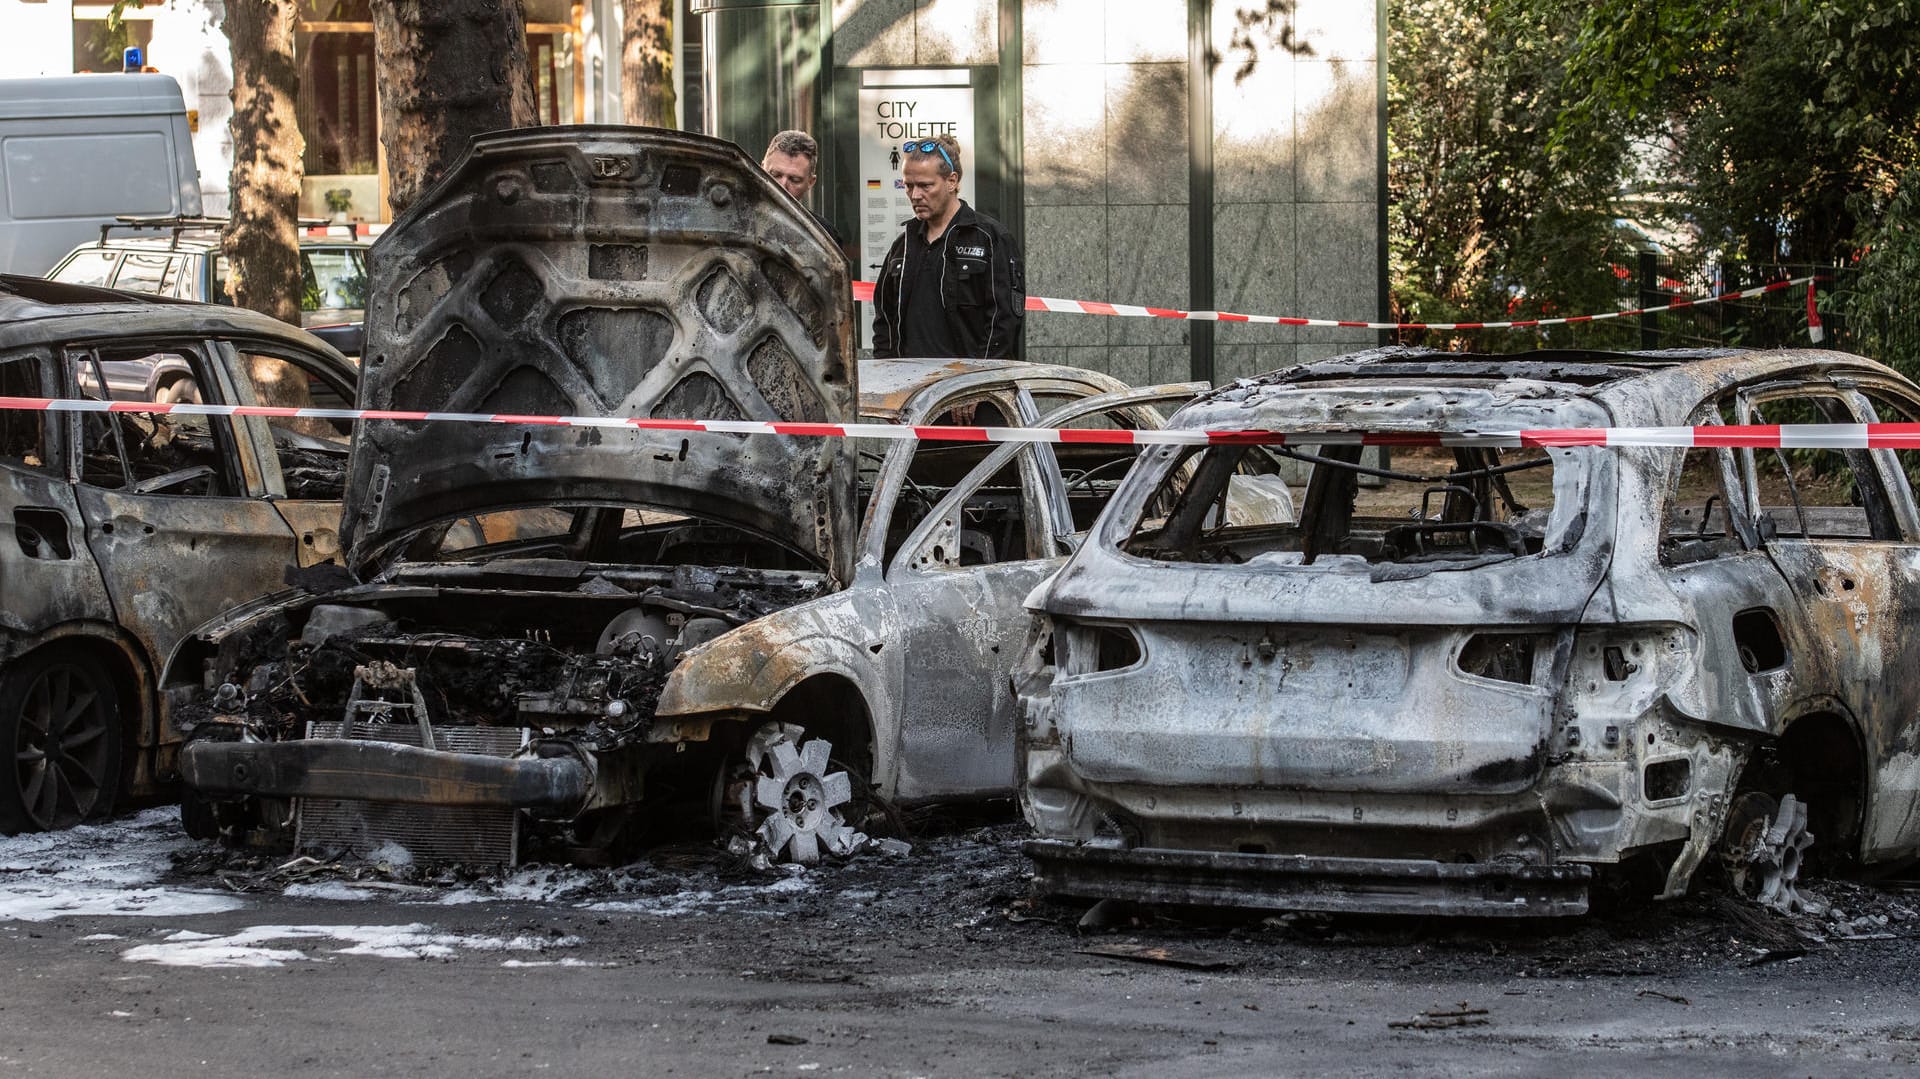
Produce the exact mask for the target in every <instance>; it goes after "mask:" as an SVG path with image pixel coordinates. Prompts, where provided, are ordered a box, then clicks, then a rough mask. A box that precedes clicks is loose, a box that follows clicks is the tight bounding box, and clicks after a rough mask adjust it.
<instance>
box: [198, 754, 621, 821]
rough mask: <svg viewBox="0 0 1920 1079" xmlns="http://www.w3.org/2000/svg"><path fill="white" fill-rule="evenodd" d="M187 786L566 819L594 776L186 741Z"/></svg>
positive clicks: (223, 793)
mask: <svg viewBox="0 0 1920 1079" xmlns="http://www.w3.org/2000/svg"><path fill="white" fill-rule="evenodd" d="M180 774H181V777H182V778H183V779H184V780H185V781H186V784H187V786H189V787H192V788H193V789H194V790H196V791H198V792H199V793H201V794H204V795H209V796H212V797H236V796H260V797H275V798H336V799H341V800H345V801H360V802H404V803H407V804H411V805H432V806H466V807H484V808H496V809H533V810H542V811H546V812H550V813H557V814H571V813H573V812H574V811H576V810H578V809H579V808H580V806H581V805H582V804H583V803H585V802H586V800H587V794H588V792H589V791H591V790H592V788H593V773H592V769H591V767H590V766H589V765H588V764H587V762H586V761H584V760H582V759H580V758H579V757H575V756H560V757H491V756H484V755H481V754H477V753H451V752H447V751H445V750H437V749H420V748H418V747H416V746H408V745H401V744H398V743H394V742H376V741H362V740H357V739H355V740H349V739H340V738H306V739H301V740H299V741H292V742H216V741H210V740H201V741H194V742H189V743H187V745H186V746H185V747H184V748H182V749H181V751H180Z"/></svg>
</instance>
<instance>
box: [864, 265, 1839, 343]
mask: <svg viewBox="0 0 1920 1079" xmlns="http://www.w3.org/2000/svg"><path fill="white" fill-rule="evenodd" d="M1815 280H1816V278H1815V277H1812V276H1809V277H1794V278H1789V279H1787V280H1785V281H1775V282H1772V283H1771V284H1766V285H1758V286H1755V287H1753V288H1748V289H1740V290H1739V291H1737V292H1721V293H1717V294H1715V295H1712V296H1701V297H1699V298H1697V299H1690V300H1675V301H1673V302H1672V303H1669V304H1662V305H1661V306H1659V307H1635V308H1632V309H1631V310H1627V311H1606V312H1603V313H1601V314H1598V315H1570V316H1567V317H1564V318H1524V319H1515V320H1512V321H1508V322H1356V321H1351V320H1347V319H1331V318H1296V317H1293V316H1289V315H1238V314H1234V313H1233V312H1231V311H1182V310H1179V309H1178V308H1171V307H1140V306H1136V305H1134V304H1124V303H1099V302H1096V301H1094V300H1056V299H1053V298H1051V297H1047V296H1029V297H1027V307H1026V309H1027V310H1029V311H1056V312H1066V313H1070V314H1080V315H1117V316H1119V317H1121V318H1177V319H1188V320H1191V321H1194V322H1250V323H1255V324H1264V325H1270V326H1337V327H1343V328H1346V329H1353V330H1518V329H1526V328H1528V327H1533V326H1572V325H1576V324H1579V323H1583V322H1604V321H1606V320H1608V319H1616V318H1631V317H1633V316H1635V315H1653V314H1658V313H1660V312H1662V311H1683V310H1685V309H1687V308H1689V307H1705V306H1707V305H1709V304H1716V303H1724V302H1726V301H1728V300H1750V299H1753V298H1754V297H1756V296H1764V295H1766V294H1767V293H1769V292H1779V291H1780V290H1782V289H1787V288H1792V287H1793V286H1795V285H1806V286H1808V288H1807V312H1808V318H1809V320H1810V322H1811V324H1812V327H1813V329H1814V331H1815V333H1814V338H1813V339H1814V340H1815V341H1818V340H1820V334H1819V332H1818V330H1819V318H1818V315H1817V313H1816V312H1815V311H1814V298H1813V288H1812V285H1813V282H1814V281H1815ZM873 287H874V286H873V282H871V281H855V282H854V283H853V298H854V299H855V300H858V301H860V302H861V303H870V302H872V300H873Z"/></svg>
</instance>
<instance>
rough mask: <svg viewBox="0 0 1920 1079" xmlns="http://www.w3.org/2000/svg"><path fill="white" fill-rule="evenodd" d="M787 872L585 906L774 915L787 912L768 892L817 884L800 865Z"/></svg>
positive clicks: (661, 913)
mask: <svg viewBox="0 0 1920 1079" xmlns="http://www.w3.org/2000/svg"><path fill="white" fill-rule="evenodd" d="M784 868H785V869H786V871H787V874H788V875H787V876H784V877H782V878H780V879H779V880H776V881H774V882H772V883H770V884H734V885H729V886H727V887H725V888H691V889H686V890H684V891H678V892H672V893H669V894H666V895H650V896H635V897H633V898H630V899H607V900H602V901H601V902H598V903H588V904H586V909H588V910H597V911H613V912H618V913H621V914H648V915H652V916H654V917H658V918H677V917H679V916H681V915H684V914H695V913H698V912H700V911H707V910H721V909H726V908H735V907H738V908H746V909H749V910H755V911H756V912H757V913H761V914H766V915H769V916H773V917H778V916H779V915H781V914H783V913H785V912H784V911H782V910H780V909H779V908H778V907H767V905H766V904H767V898H768V897H769V896H793V895H799V894H802V893H804V892H811V891H813V890H814V889H815V888H816V887H818V885H816V884H815V883H814V881H813V879H812V878H811V877H809V876H808V875H807V873H806V870H805V869H804V868H802V867H800V866H797V865H795V866H786V867H784Z"/></svg>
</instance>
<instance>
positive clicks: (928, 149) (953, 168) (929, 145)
mask: <svg viewBox="0 0 1920 1079" xmlns="http://www.w3.org/2000/svg"><path fill="white" fill-rule="evenodd" d="M900 148H901V149H902V150H905V151H906V152H908V153H910V154H935V153H937V154H939V155H940V159H941V160H942V161H945V162H946V163H947V171H949V172H959V171H960V166H958V165H956V164H954V163H953V158H950V157H948V156H947V148H946V147H944V146H942V145H940V144H939V143H938V142H935V141H934V140H932V139H923V140H921V141H919V142H909V143H905V144H903V145H902V146H901V147H900Z"/></svg>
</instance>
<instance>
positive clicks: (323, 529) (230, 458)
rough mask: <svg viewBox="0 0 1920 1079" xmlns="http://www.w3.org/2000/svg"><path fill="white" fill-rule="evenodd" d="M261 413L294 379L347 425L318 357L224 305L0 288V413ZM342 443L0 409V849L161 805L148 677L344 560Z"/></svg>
mask: <svg viewBox="0 0 1920 1079" xmlns="http://www.w3.org/2000/svg"><path fill="white" fill-rule="evenodd" d="M161 371H166V372H173V373H174V376H175V377H176V378H190V379H192V380H194V382H195V384H196V385H197V386H198V387H199V390H198V393H199V395H200V396H201V397H203V398H204V399H205V400H206V401H207V402H208V403H211V404H240V405H252V404H258V403H259V401H258V399H257V396H256V384H255V379H256V376H257V374H259V373H260V372H268V373H271V374H272V375H273V376H274V377H295V378H303V379H305V380H306V383H307V385H308V387H309V390H310V395H311V397H312V399H314V400H315V401H317V402H319V403H321V404H325V405H331V406H340V405H350V404H352V402H353V394H354V377H355V376H354V370H353V367H352V365H351V364H349V363H348V362H347V361H346V360H345V359H344V358H343V357H341V356H340V355H339V354H338V353H336V352H334V351H333V350H332V349H330V348H328V347H327V346H326V345H324V344H322V343H321V342H320V341H318V340H316V339H314V338H312V337H310V336H308V335H306V334H304V333H301V332H300V331H298V330H295V329H292V328H291V327H288V326H285V325H283V324H281V323H279V322H276V321H274V320H273V319H269V318H266V317H264V316H261V315H256V314H254V313H252V312H250V311H241V310H238V309H235V308H231V307H214V306H210V305H206V304H197V303H188V302H185V301H179V300H157V299H153V298H150V297H143V296H136V295H132V294H129V293H121V292H111V291H108V290H105V289H96V288H86V287H81V286H74V285H65V284H58V283H54V282H49V281H44V280H41V279H39V278H32V277H11V276H0V396H5V397H14V398H80V399H87V400H94V401H98V402H100V406H101V407H102V408H103V409H104V408H105V407H107V403H108V402H109V401H110V400H111V401H118V400H135V401H146V402H155V401H160V402H165V401H167V400H169V399H170V398H169V394H168V385H169V383H167V382H166V381H164V380H161V379H157V378H154V377H152V375H153V373H154V372H161ZM346 455H347V438H346V432H345V430H344V429H338V428H334V427H331V426H327V425H315V424H304V423H288V422H287V421H283V420H278V419H266V418H262V417H259V416H241V417H210V416H204V415H202V416H193V415H182V414H177V413H176V414H171V415H163V414H139V413H129V412H115V413H107V412H105V411H100V412H89V413H77V412H71V411H63V412H48V411H38V410H31V409H26V408H19V407H15V408H7V409H3V410H0V503H4V512H5V516H6V519H7V522H8V524H9V525H10V530H9V532H8V534H7V536H6V538H5V542H4V543H0V587H3V588H4V591H5V597H6V602H5V605H4V614H0V746H4V747H5V749H6V751H7V753H8V760H9V763H8V764H7V766H6V767H5V768H3V769H0V831H4V832H8V833H12V832H17V831H23V830H38V829H48V828H60V827H66V826H68V825H71V824H74V823H76V822H78V821H81V820H84V819H86V818H88V817H93V816H98V815H101V814H103V813H106V812H108V811H109V810H110V809H111V808H112V807H113V805H114V802H115V801H116V799H117V798H118V797H120V796H121V795H123V794H129V793H131V794H134V795H139V796H146V795H148V794H152V793H155V792H157V791H159V790H161V789H162V788H164V787H166V786H167V785H168V782H169V781H170V780H171V779H172V776H173V771H174V760H173V749H174V748H176V743H173V742H171V741H170V740H169V739H167V738H166V737H165V736H164V735H165V731H164V726H163V724H162V723H161V721H160V708H159V706H160V699H159V696H158V692H157V687H158V686H159V678H160V672H161V668H162V666H163V665H164V664H165V662H166V660H167V657H168V656H170V655H171V654H172V652H173V650H174V648H175V647H176V646H177V645H178V644H179V643H180V641H181V640H183V639H184V638H186V637H187V636H188V635H189V634H191V633H192V631H193V630H194V628H195V627H197V626H198V625H200V624H201V623H202V622H205V621H206V620H207V619H209V618H212V617H214V616H215V615H217V614H219V613H220V612H222V611H224V610H226V609H228V608H230V607H233V606H234V605H236V604H239V603H242V602H244V601H246V600H249V599H253V598H255V597H258V596H262V595H266V594H268V593H270V592H275V591H278V590H280V589H282V588H284V587H285V581H284V578H285V575H286V573H287V570H288V568H289V567H297V566H304V565H311V564H314V563H318V562H322V561H325V560H327V559H330V558H333V557H335V556H336V555H337V554H338V553H339V540H338V535H337V528H338V522H339V519H340V501H339V499H340V489H341V477H342V473H343V469H344V465H345V461H346Z"/></svg>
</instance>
